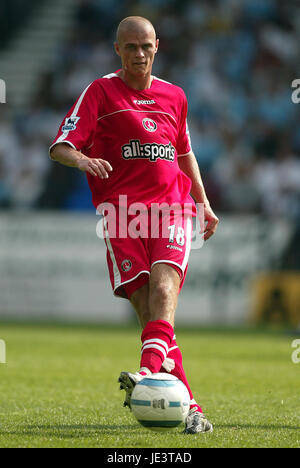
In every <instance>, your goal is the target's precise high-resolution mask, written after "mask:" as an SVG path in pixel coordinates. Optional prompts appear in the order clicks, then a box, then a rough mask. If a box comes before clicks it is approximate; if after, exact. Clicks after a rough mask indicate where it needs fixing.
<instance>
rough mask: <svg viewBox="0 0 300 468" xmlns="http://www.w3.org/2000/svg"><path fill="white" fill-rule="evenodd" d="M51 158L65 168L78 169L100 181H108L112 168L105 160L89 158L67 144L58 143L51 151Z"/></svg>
mask: <svg viewBox="0 0 300 468" xmlns="http://www.w3.org/2000/svg"><path fill="white" fill-rule="evenodd" d="M50 157H51V159H53V160H54V161H57V162H59V163H60V164H63V165H64V166H69V167H76V168H77V169H79V170H80V171H83V172H88V173H89V174H91V175H92V176H98V177H100V179H107V178H108V177H109V174H108V173H109V172H110V171H112V167H111V165H110V164H109V162H108V161H105V160H104V159H100V158H99V159H96V158H89V157H88V156H85V155H84V154H83V153H81V152H80V151H77V150H76V149H74V148H72V146H70V145H69V144H67V143H57V144H56V145H54V146H53V147H52V148H51V150H50Z"/></svg>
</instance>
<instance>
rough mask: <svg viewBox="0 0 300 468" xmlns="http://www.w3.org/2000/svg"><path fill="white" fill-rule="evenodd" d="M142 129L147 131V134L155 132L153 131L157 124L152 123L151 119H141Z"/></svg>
mask: <svg viewBox="0 0 300 468" xmlns="http://www.w3.org/2000/svg"><path fill="white" fill-rule="evenodd" d="M142 123H143V127H144V129H145V130H147V132H155V130H156V129H157V124H156V122H154V120H152V119H148V118H146V119H143V122H142Z"/></svg>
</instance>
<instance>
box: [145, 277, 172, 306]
mask: <svg viewBox="0 0 300 468" xmlns="http://www.w3.org/2000/svg"><path fill="white" fill-rule="evenodd" d="M150 291H151V296H152V298H153V297H155V298H156V300H159V302H162V303H167V302H169V300H170V297H172V296H173V294H174V285H173V283H172V282H171V281H161V280H156V281H152V283H151V286H150Z"/></svg>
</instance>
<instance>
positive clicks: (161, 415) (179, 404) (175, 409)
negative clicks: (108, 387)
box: [131, 372, 190, 431]
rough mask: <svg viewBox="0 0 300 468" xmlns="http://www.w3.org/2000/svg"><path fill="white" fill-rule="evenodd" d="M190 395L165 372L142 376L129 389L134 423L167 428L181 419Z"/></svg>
mask: <svg viewBox="0 0 300 468" xmlns="http://www.w3.org/2000/svg"><path fill="white" fill-rule="evenodd" d="M189 407H190V396H189V392H188V390H187V388H186V386H185V385H184V384H183V383H182V382H181V381H180V380H179V379H177V377H175V376H173V375H171V374H167V373H162V372H161V373H157V374H152V375H151V376H149V377H145V378H144V379H142V380H141V381H140V382H139V383H137V384H136V386H135V387H134V389H133V392H132V395H131V409H132V412H133V414H134V416H135V417H136V419H137V420H138V422H139V423H140V424H141V425H142V426H144V427H147V428H148V429H152V430H154V431H165V430H170V429H172V428H175V427H177V426H179V424H181V423H183V422H184V421H185V418H186V416H187V414H188V412H189Z"/></svg>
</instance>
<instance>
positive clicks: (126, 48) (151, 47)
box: [115, 29, 158, 76]
mask: <svg viewBox="0 0 300 468" xmlns="http://www.w3.org/2000/svg"><path fill="white" fill-rule="evenodd" d="M157 48H158V40H157V39H156V37H155V33H154V31H152V30H151V29H146V30H144V31H139V32H126V33H125V34H123V37H122V39H121V40H120V41H119V43H116V44H115V49H116V52H117V54H118V55H120V57H121V61H122V67H123V70H125V71H126V72H127V73H130V74H131V75H134V76H145V75H147V74H149V73H150V74H151V70H152V64H153V61H154V56H155V54H156V52H157Z"/></svg>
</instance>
